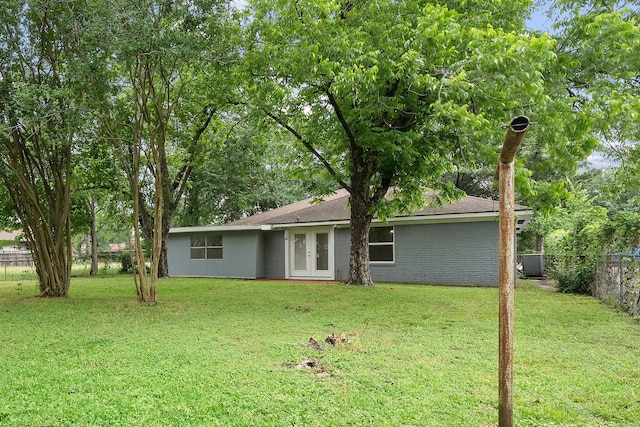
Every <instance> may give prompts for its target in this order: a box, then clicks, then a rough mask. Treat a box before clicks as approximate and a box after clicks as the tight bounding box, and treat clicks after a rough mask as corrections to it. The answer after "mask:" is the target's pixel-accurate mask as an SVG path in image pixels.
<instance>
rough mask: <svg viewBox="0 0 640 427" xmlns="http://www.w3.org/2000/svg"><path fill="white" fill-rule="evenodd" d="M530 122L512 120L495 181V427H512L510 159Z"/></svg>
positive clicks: (512, 190)
mask: <svg viewBox="0 0 640 427" xmlns="http://www.w3.org/2000/svg"><path fill="white" fill-rule="evenodd" d="M530 124H531V121H530V120H529V118H528V117H526V116H518V117H514V118H513V119H512V120H511V122H510V123H509V126H508V127H507V134H506V136H505V138H504V143H503V144H502V151H501V152H500V161H499V162H498V168H497V170H496V179H499V181H500V214H499V215H500V226H499V228H500V230H499V234H498V240H499V254H500V259H499V262H498V268H499V272H498V281H499V294H500V296H499V302H498V304H499V306H498V318H499V320H498V322H499V325H498V329H499V340H498V341H499V342H498V347H499V357H498V365H499V366H498V370H499V374H498V377H499V378H498V388H499V393H498V395H499V406H498V412H499V413H498V426H499V427H513V330H514V327H513V323H514V293H515V213H514V205H515V172H514V169H515V168H514V159H515V156H516V152H517V151H518V148H519V147H520V144H521V143H522V140H523V139H524V135H525V133H526V132H527V129H528V128H529V125H530Z"/></svg>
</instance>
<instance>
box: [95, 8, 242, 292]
mask: <svg viewBox="0 0 640 427" xmlns="http://www.w3.org/2000/svg"><path fill="white" fill-rule="evenodd" d="M226 3H227V2H226V1H224V0H199V1H179V2H162V1H149V0H121V1H118V2H115V3H114V4H115V10H112V13H113V16H114V20H115V21H113V22H112V23H111V24H112V27H111V30H112V31H113V33H114V34H113V37H114V39H113V42H114V44H112V45H111V46H110V47H111V48H112V49H113V51H114V55H115V57H116V63H117V64H118V67H119V68H118V69H119V70H120V71H121V72H122V74H121V75H120V77H118V78H117V79H116V80H115V81H114V84H116V85H117V86H119V92H120V96H119V97H118V98H116V99H114V105H113V106H114V108H113V109H112V110H109V111H106V112H105V114H104V115H103V118H104V119H105V120H106V121H107V122H108V123H107V125H106V128H107V129H109V135H110V137H111V138H113V140H114V141H117V144H116V145H117V146H118V147H119V148H120V149H121V153H122V160H123V162H122V165H123V167H124V169H125V172H126V176H127V180H128V184H129V191H130V192H131V196H132V200H133V212H134V217H135V218H136V222H137V223H139V226H138V225H136V226H135V227H134V234H135V235H136V239H135V242H136V247H137V250H136V254H137V255H136V258H137V262H138V264H139V265H140V266H142V265H144V259H145V257H144V253H143V252H144V251H143V249H142V240H143V238H144V239H146V241H147V242H149V243H150V244H151V263H152V268H151V277H150V281H149V285H148V286H147V285H144V286H142V288H140V289H138V298H139V299H141V300H144V301H154V300H155V289H156V286H157V279H158V278H159V277H167V276H168V274H169V272H168V264H167V259H166V257H167V250H166V239H167V236H168V232H169V227H170V224H171V220H172V218H173V215H174V213H175V211H176V209H177V207H178V205H179V203H180V201H181V198H182V195H183V194H184V191H185V188H186V184H187V182H188V179H189V176H190V174H191V173H192V171H193V169H194V167H195V166H196V164H197V163H198V162H199V161H201V156H203V154H204V153H205V152H206V150H207V148H206V143H207V141H210V137H209V136H208V135H207V132H208V131H209V128H210V126H211V124H212V123H213V122H215V120H216V113H217V111H218V108H219V107H220V105H221V104H222V103H223V102H224V101H225V100H226V93H227V91H225V89H224V87H225V84H226V81H227V79H228V78H229V76H228V74H226V72H225V68H226V67H228V66H229V64H230V62H231V61H232V56H233V46H234V45H233V43H234V39H233V37H234V36H233V29H232V28H233V24H232V19H231V15H230V12H229V10H228V8H227V6H226ZM138 270H139V271H140V274H142V275H144V274H145V273H144V270H145V269H144V268H142V267H140V268H139V269H138ZM143 279H144V278H143ZM144 282H146V280H141V284H142V283H144Z"/></svg>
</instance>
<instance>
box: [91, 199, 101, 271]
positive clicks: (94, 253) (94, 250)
mask: <svg viewBox="0 0 640 427" xmlns="http://www.w3.org/2000/svg"><path fill="white" fill-rule="evenodd" d="M89 204H90V205H91V271H90V272H89V275H91V276H97V275H98V274H99V268H98V230H97V227H96V200H95V199H93V198H92V199H91V201H90V202H89Z"/></svg>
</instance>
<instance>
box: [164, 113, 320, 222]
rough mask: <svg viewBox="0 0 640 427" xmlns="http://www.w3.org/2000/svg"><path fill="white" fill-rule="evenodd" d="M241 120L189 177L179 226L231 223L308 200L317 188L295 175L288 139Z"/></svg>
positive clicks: (294, 159) (293, 153)
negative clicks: (298, 201) (288, 204)
mask: <svg viewBox="0 0 640 427" xmlns="http://www.w3.org/2000/svg"><path fill="white" fill-rule="evenodd" d="M238 118H240V117H238ZM241 118H242V120H241V121H234V122H232V123H227V127H228V128H230V130H229V131H228V132H225V133H224V134H225V135H226V136H225V137H224V141H223V142H222V143H221V144H219V145H217V146H216V148H215V149H214V150H212V151H211V152H210V153H209V154H208V156H207V157H206V162H205V163H203V164H202V165H201V166H200V167H198V168H197V169H195V170H194V171H193V173H192V174H191V179H190V182H189V185H188V186H187V191H186V193H185V197H184V203H183V204H182V205H181V206H180V209H179V213H178V214H177V215H176V221H177V223H178V224H181V225H183V226H193V225H208V224H221V223H224V222H228V221H233V220H236V219H239V218H242V217H244V216H247V215H251V214H255V213H258V212H263V211H266V210H269V209H272V208H276V207H279V206H282V205H285V204H287V203H293V202H295V201H297V200H301V199H304V198H307V197H310V195H311V194H312V193H313V190H314V189H315V188H316V187H317V185H316V183H315V182H314V181H313V177H312V176H309V174H308V173H300V172H301V171H300V169H299V168H298V167H297V166H300V165H301V162H300V161H298V159H297V157H298V156H299V153H298V152H296V151H292V150H290V148H289V144H290V143H291V137H290V135H288V134H287V133H283V132H282V131H280V130H279V129H273V128H267V129H264V126H263V125H261V123H260V122H259V121H258V122H255V121H253V120H251V118H247V116H246V115H243V116H242V117H241ZM305 172H306V171H305Z"/></svg>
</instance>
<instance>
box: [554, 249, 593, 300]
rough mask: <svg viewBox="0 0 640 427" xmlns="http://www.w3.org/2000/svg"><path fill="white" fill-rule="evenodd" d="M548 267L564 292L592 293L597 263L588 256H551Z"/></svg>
mask: <svg viewBox="0 0 640 427" xmlns="http://www.w3.org/2000/svg"><path fill="white" fill-rule="evenodd" d="M545 259H547V260H548V262H547V269H548V271H549V273H550V274H551V276H552V277H553V278H554V279H556V282H557V284H558V289H559V290H560V291H561V292H564V293H574V294H590V293H591V284H592V283H593V282H594V281H595V278H596V265H595V262H592V260H591V259H590V257H588V256H584V255H583V256H550V257H547V258H545Z"/></svg>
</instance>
